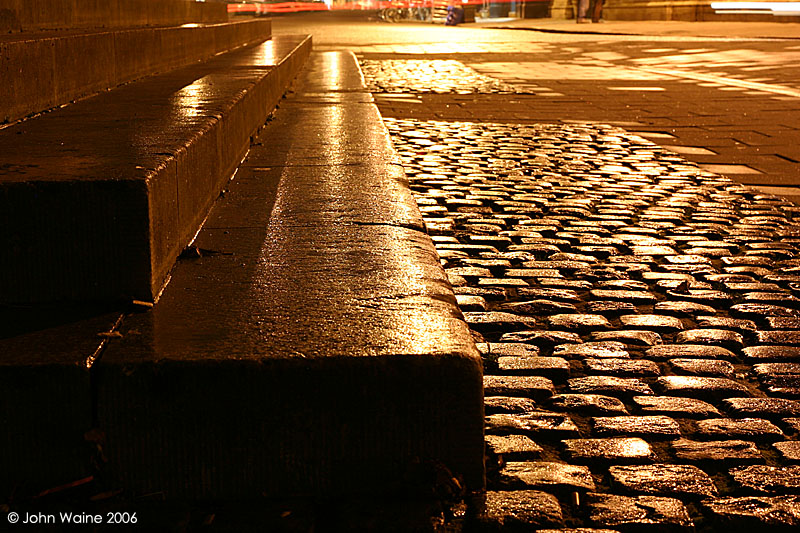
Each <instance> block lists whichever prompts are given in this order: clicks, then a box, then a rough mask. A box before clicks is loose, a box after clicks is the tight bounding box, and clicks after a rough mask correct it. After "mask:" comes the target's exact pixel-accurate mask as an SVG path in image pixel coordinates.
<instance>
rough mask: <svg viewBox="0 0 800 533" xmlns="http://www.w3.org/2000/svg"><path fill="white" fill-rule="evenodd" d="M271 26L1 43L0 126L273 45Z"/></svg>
mask: <svg viewBox="0 0 800 533" xmlns="http://www.w3.org/2000/svg"><path fill="white" fill-rule="evenodd" d="M270 36H271V23H270V21H268V20H252V21H245V22H237V23H228V24H216V25H209V26H202V27H172V28H139V29H127V30H120V31H109V32H92V33H83V34H71V35H50V36H47V37H43V36H39V37H38V38H25V39H22V38H19V37H14V38H10V39H6V40H0V79H3V80H8V81H10V83H3V84H0V122H10V121H14V120H17V119H20V118H23V117H26V116H28V115H31V114H34V113H38V112H40V111H45V110H47V109H52V108H54V107H57V106H59V105H62V104H66V103H68V102H70V101H72V100H75V99H79V98H83V97H86V96H89V95H91V94H95V93H97V92H100V91H104V90H106V89H109V88H113V87H116V86H118V85H122V84H123V83H127V82H130V81H132V80H136V79H139V78H143V77H145V76H149V75H152V74H156V73H159V72H166V71H169V70H172V69H175V68H179V67H183V66H186V65H190V64H192V63H194V62H197V61H202V60H206V59H209V58H211V57H213V56H215V55H217V54H219V53H222V52H227V51H229V50H232V49H235V48H238V47H240V46H244V45H247V44H252V43H255V42H259V41H263V40H265V39H269V38H270Z"/></svg>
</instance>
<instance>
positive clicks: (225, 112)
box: [0, 38, 310, 302]
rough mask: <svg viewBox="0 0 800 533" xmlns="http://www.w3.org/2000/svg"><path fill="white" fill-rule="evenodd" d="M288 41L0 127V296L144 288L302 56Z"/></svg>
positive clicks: (117, 295) (164, 267)
mask: <svg viewBox="0 0 800 533" xmlns="http://www.w3.org/2000/svg"><path fill="white" fill-rule="evenodd" d="M288 40H289V43H288V44H283V45H280V44H275V45H273V44H266V45H262V46H261V47H260V48H259V47H256V48H254V49H249V50H244V51H242V52H239V53H238V54H239V55H236V54H237V53H234V55H232V56H222V57H219V58H216V59H215V60H214V61H212V62H209V63H208V64H202V65H198V66H195V67H190V68H187V69H184V70H179V71H174V72H172V73H169V74H165V75H163V76H159V77H155V78H149V79H147V80H144V81H142V82H140V83H139V84H135V85H131V84H129V85H126V86H124V87H122V88H119V89H118V90H117V91H112V92H107V93H102V94H100V95H98V96H97V97H95V98H91V99H87V100H85V101H82V102H80V103H78V104H75V105H73V106H69V107H67V108H64V109H62V110H59V111H56V112H53V113H49V114H47V115H46V116H42V117H39V118H37V119H36V120H33V121H28V122H25V123H23V124H18V125H15V126H12V127H9V128H6V129H5V130H3V132H2V133H0V137H2V138H4V139H6V140H7V141H8V142H5V143H3V144H2V146H4V147H5V149H3V148H2V147H0V161H2V162H3V164H4V165H7V168H8V171H7V172H5V173H4V175H3V176H2V180H0V201H1V202H2V206H3V209H2V210H0V221H2V223H3V227H5V228H6V229H7V232H6V233H5V235H4V237H3V240H2V244H3V246H4V247H5V249H6V250H9V251H10V253H8V254H3V257H2V258H0V269H1V271H2V272H3V274H4V275H3V276H2V279H3V280H5V282H0V292H1V293H2V294H3V295H4V298H5V299H6V301H9V302H42V301H56V300H84V301H85V300H114V299H130V298H135V299H143V300H152V299H153V298H154V297H155V295H156V294H158V292H159V291H160V290H161V287H162V286H163V284H164V281H165V279H166V275H167V272H168V271H169V269H170V268H171V267H172V265H173V263H174V261H175V259H176V257H177V256H178V254H179V253H180V251H181V249H182V248H183V247H184V246H185V245H186V244H187V243H188V242H189V240H190V239H191V238H192V237H193V236H194V234H195V233H196V231H197V229H198V228H199V225H200V223H201V222H202V220H203V219H204V217H205V215H206V213H207V212H208V209H209V207H210V205H211V202H212V201H213V199H214V198H216V197H217V194H218V192H219V191H220V190H221V189H222V187H223V186H224V184H225V183H226V182H227V180H228V179H229V178H230V176H231V175H232V173H233V170H234V169H235V168H236V166H237V165H238V163H239V162H240V161H241V159H242V157H243V156H244V154H245V152H246V150H247V148H248V146H249V141H250V135H251V134H253V133H254V132H255V131H256V129H257V128H258V127H259V125H260V124H261V123H262V122H263V120H264V119H265V118H266V116H267V114H268V113H269V112H270V111H271V109H272V108H273V106H274V105H275V104H276V103H277V101H278V98H279V97H280V95H281V94H282V92H283V91H284V90H285V88H286V87H287V85H288V83H289V81H290V80H291V78H292V77H293V76H294V75H295V74H296V72H297V71H298V70H299V68H300V67H301V65H302V63H303V61H304V60H305V58H306V57H307V55H308V53H309V49H310V41H309V40H308V39H301V38H289V39H288ZM260 49H266V50H269V54H270V55H269V56H267V55H266V54H265V53H261V56H259V55H258V54H259V50H260ZM273 52H275V54H281V53H282V54H286V55H289V56H297V57H291V58H289V59H286V57H285V56H278V55H273ZM240 56H241V57H240ZM242 64H249V65H251V68H249V69H240V68H235V72H236V75H233V76H232V75H231V71H230V70H228V69H230V68H234V67H239V66H241V65H242ZM187 82H188V83H187ZM273 85H274V87H273ZM175 88H177V89H178V90H177V91H176V90H175ZM249 93H256V94H251V95H250V96H248V94H249ZM76 124H80V125H81V127H80V128H76V127H75V126H76ZM12 141H13V142H12ZM223 147H224V149H223ZM86 206H91V209H86Z"/></svg>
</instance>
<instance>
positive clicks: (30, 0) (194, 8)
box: [0, 0, 228, 33]
mask: <svg viewBox="0 0 800 533" xmlns="http://www.w3.org/2000/svg"><path fill="white" fill-rule="evenodd" d="M227 20H228V12H227V6H226V4H224V3H216V2H212V3H207V2H194V1H189V0H103V1H102V2H98V1H97V0H0V33H6V32H19V31H37V30H62V29H74V28H125V27H135V26H174V25H180V24H188V23H205V24H209V23H219V22H226V21H227Z"/></svg>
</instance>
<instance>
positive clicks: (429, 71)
mask: <svg viewBox="0 0 800 533" xmlns="http://www.w3.org/2000/svg"><path fill="white" fill-rule="evenodd" d="M359 63H360V64H361V70H362V71H363V72H364V78H365V80H366V81H367V89H368V90H369V91H371V92H378V93H417V94H419V93H438V94H447V93H455V94H509V93H516V92H519V91H518V90H517V89H515V88H514V87H513V86H511V85H508V84H507V83H503V82H501V81H498V80H496V79H495V78H491V77H489V76H484V75H483V74H479V73H478V72H476V71H475V70H473V69H471V68H470V67H468V66H466V65H464V64H463V63H461V62H460V61H455V60H452V59H434V60H431V59H381V60H375V59H362V60H360V61H359ZM417 138H420V137H417ZM431 145H435V143H433V142H432V143H430V144H429V145H428V146H431ZM478 205H480V204H478Z"/></svg>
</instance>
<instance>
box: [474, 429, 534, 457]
mask: <svg viewBox="0 0 800 533" xmlns="http://www.w3.org/2000/svg"><path fill="white" fill-rule="evenodd" d="M542 451H543V449H542V447H541V446H539V445H538V444H536V443H535V442H533V441H532V440H531V439H530V438H529V437H526V436H525V435H486V452H487V453H488V454H493V455H496V456H502V457H503V458H504V460H506V461H523V460H530V459H536V458H538V457H539V456H540V455H541V454H542Z"/></svg>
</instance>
